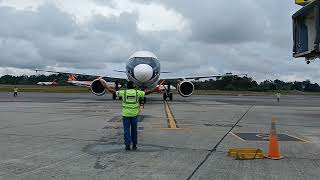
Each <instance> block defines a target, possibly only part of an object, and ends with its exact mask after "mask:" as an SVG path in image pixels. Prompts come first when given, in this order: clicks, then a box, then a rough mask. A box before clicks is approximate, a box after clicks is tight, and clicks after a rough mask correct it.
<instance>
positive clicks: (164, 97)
mask: <svg viewBox="0 0 320 180" xmlns="http://www.w3.org/2000/svg"><path fill="white" fill-rule="evenodd" d="M163 100H164V101H165V100H167V93H163Z"/></svg>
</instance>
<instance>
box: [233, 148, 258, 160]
mask: <svg viewBox="0 0 320 180" xmlns="http://www.w3.org/2000/svg"><path fill="white" fill-rule="evenodd" d="M228 155H229V156H232V157H235V158H236V159H238V160H249V159H264V155H263V152H262V150H261V149H255V148H236V149H229V151H228Z"/></svg>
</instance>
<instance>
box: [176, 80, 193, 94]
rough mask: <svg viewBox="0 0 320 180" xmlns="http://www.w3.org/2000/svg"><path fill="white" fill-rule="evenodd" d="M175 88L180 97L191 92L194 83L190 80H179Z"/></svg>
mask: <svg viewBox="0 0 320 180" xmlns="http://www.w3.org/2000/svg"><path fill="white" fill-rule="evenodd" d="M177 90H178V93H179V94H180V95H181V96H182V97H189V96H191V95H192V94H193V91H194V85H193V83H192V82H190V81H181V82H179V83H178V85H177Z"/></svg>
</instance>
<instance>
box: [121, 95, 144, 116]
mask: <svg viewBox="0 0 320 180" xmlns="http://www.w3.org/2000/svg"><path fill="white" fill-rule="evenodd" d="M144 95H145V92H144V91H140V90H135V89H128V90H121V91H118V92H117V96H121V97H122V116H125V117H134V116H138V114H139V111H140V103H139V99H140V98H143V97H144Z"/></svg>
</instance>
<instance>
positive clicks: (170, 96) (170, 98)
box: [169, 93, 172, 101]
mask: <svg viewBox="0 0 320 180" xmlns="http://www.w3.org/2000/svg"><path fill="white" fill-rule="evenodd" d="M169 100H170V101H172V93H169Z"/></svg>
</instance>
